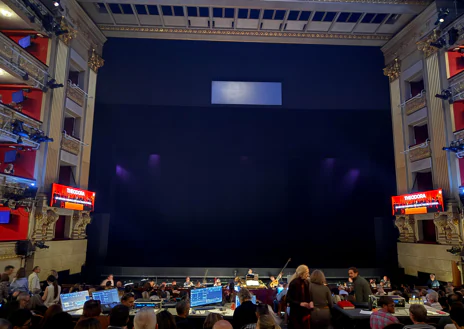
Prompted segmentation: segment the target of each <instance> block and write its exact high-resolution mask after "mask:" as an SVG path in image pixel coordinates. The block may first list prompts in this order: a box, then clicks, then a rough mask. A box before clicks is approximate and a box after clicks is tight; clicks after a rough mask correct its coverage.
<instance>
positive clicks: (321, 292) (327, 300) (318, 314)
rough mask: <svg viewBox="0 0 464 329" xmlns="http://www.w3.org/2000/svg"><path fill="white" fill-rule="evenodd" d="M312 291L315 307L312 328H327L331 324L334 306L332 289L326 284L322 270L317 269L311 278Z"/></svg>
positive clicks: (312, 315)
mask: <svg viewBox="0 0 464 329" xmlns="http://www.w3.org/2000/svg"><path fill="white" fill-rule="evenodd" d="M309 281H310V282H311V285H310V287H309V288H310V291H311V296H312V301H313V304H314V309H313V310H312V312H311V328H312V329H327V328H328V327H329V325H330V312H331V309H332V306H333V303H332V294H331V292H330V289H329V288H328V287H327V286H325V285H324V284H325V283H326V280H325V275H324V273H323V272H322V271H321V270H315V271H314V272H313V273H312V274H311V276H310V278H309Z"/></svg>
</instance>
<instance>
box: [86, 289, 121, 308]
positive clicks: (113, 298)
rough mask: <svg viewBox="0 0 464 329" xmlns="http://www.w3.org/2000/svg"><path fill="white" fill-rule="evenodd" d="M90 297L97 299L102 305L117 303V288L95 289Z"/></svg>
mask: <svg viewBox="0 0 464 329" xmlns="http://www.w3.org/2000/svg"><path fill="white" fill-rule="evenodd" d="M92 298H93V299H94V300H99V301H100V304H102V305H108V304H114V303H119V295H118V289H110V290H101V291H95V292H93V293H92Z"/></svg>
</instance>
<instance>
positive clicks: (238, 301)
mask: <svg viewBox="0 0 464 329" xmlns="http://www.w3.org/2000/svg"><path fill="white" fill-rule="evenodd" d="M251 302H252V303H253V304H255V305H256V295H251ZM239 306H240V299H239V298H238V296H235V307H239Z"/></svg>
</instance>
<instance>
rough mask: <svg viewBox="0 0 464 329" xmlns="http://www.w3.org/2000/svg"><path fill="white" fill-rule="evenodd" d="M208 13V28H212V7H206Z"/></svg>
mask: <svg viewBox="0 0 464 329" xmlns="http://www.w3.org/2000/svg"><path fill="white" fill-rule="evenodd" d="M208 13H209V28H210V29H211V30H212V29H213V8H212V7H208Z"/></svg>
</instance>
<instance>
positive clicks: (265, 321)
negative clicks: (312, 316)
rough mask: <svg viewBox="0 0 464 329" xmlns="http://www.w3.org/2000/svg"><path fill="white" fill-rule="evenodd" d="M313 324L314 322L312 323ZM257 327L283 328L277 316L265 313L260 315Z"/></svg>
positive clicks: (266, 328)
mask: <svg viewBox="0 0 464 329" xmlns="http://www.w3.org/2000/svg"><path fill="white" fill-rule="evenodd" d="M311 325H312V324H311ZM256 329H281V328H280V326H279V325H278V324H277V323H276V322H275V318H274V317H273V316H272V315H270V314H265V315H262V316H260V317H259V319H258V323H257V324H256Z"/></svg>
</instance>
